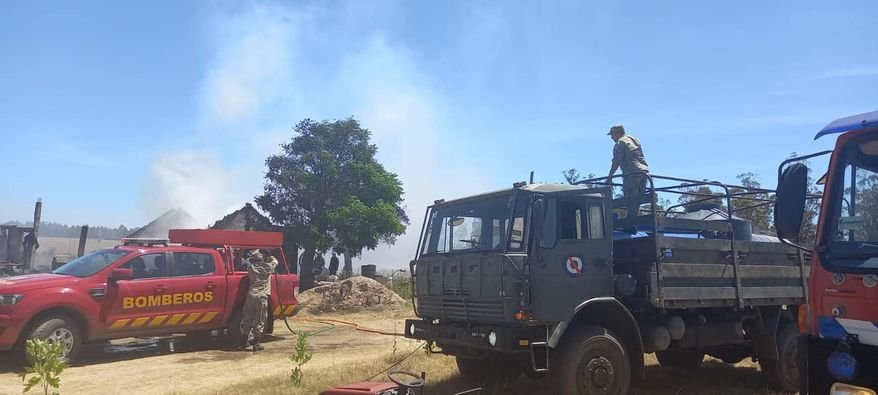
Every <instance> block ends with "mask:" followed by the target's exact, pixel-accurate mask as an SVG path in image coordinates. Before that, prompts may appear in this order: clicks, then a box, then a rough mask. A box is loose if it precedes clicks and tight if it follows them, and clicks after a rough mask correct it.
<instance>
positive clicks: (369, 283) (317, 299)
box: [299, 277, 405, 313]
mask: <svg viewBox="0 0 878 395" xmlns="http://www.w3.org/2000/svg"><path fill="white" fill-rule="evenodd" d="M404 304H405V299H403V298H401V297H400V296H399V295H397V294H396V293H395V292H393V291H391V290H390V289H389V288H387V287H385V286H383V285H381V283H379V282H377V281H375V280H373V279H371V278H368V277H352V278H349V279H346V280H342V281H338V282H335V283H332V284H329V285H322V286H319V287H315V288H311V289H309V290H307V291H304V292H302V293H300V294H299V305H300V306H302V307H303V308H306V309H308V311H310V312H312V313H323V312H330V311H357V310H360V309H363V308H368V307H396V306H401V305H404Z"/></svg>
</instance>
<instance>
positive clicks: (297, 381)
mask: <svg viewBox="0 0 878 395" xmlns="http://www.w3.org/2000/svg"><path fill="white" fill-rule="evenodd" d="M311 356H312V355H311V353H310V352H308V335H307V334H305V332H298V333H296V349H295V352H294V353H293V355H291V356H290V361H291V362H293V364H295V365H296V366H294V367H293V370H292V372H291V373H290V381H292V383H293V385H294V386H296V387H301V386H302V379H304V378H305V373H303V372H302V366H303V365H305V364H306V363H308V361H310V360H311Z"/></svg>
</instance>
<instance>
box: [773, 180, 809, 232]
mask: <svg viewBox="0 0 878 395" xmlns="http://www.w3.org/2000/svg"><path fill="white" fill-rule="evenodd" d="M807 193H808V167H806V166H805V165H804V164H802V163H794V164H791V165H790V166H789V167H787V168H786V169H784V171H783V173H781V175H780V178H779V179H778V180H777V197H776V199H775V203H774V226H775V229H777V237H778V238H780V239H781V241H783V242H790V241H791V242H793V243H798V242H799V231H800V230H801V229H802V218H803V216H804V213H805V198H806V196H807Z"/></svg>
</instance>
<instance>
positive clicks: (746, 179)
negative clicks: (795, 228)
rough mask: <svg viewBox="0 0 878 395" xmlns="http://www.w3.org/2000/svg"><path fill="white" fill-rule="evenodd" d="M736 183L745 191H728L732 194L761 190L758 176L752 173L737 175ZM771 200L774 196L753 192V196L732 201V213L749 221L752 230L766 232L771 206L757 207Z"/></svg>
mask: <svg viewBox="0 0 878 395" xmlns="http://www.w3.org/2000/svg"><path fill="white" fill-rule="evenodd" d="M738 182H739V183H740V184H741V186H743V187H746V188H747V189H740V188H730V191H731V192H732V193H733V194H734V193H742V192H745V191H748V190H750V188H754V189H762V185H761V184H760V183H759V180H758V176H757V175H756V174H754V173H749V172H748V173H741V174H739V175H738ZM773 199H774V196H772V195H771V194H769V193H767V192H760V193H756V192H754V193H753V194H748V195H745V196H741V197H740V198H737V199H732V212H733V214H734V215H735V216H738V217H741V218H744V219H747V220H750V223H751V224H752V225H753V229H754V230H755V229H758V230H761V231H763V232H767V231H769V230H770V229H771V221H772V216H771V212H772V208H773V205H771V204H765V205H762V206H759V205H760V204H763V203H766V202H767V201H769V200H773ZM754 206H758V207H754Z"/></svg>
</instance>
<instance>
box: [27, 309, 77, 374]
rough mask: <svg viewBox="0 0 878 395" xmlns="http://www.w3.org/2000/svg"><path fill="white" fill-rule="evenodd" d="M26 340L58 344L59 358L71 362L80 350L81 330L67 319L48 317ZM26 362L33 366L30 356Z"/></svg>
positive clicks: (38, 324) (37, 325)
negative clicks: (59, 345) (60, 349)
mask: <svg viewBox="0 0 878 395" xmlns="http://www.w3.org/2000/svg"><path fill="white" fill-rule="evenodd" d="M28 339H40V340H47V341H48V342H49V343H60V344H62V345H63V346H64V347H63V348H62V353H61V358H62V359H63V360H64V361H67V362H72V361H73V360H74V359H76V356H77V355H78V354H79V349H80V348H82V330H81V329H79V325H77V324H76V322H74V321H73V320H71V319H69V318H67V317H49V318H47V319H45V320H43V321H40V322H39V323H37V324H36V326H34V329H33V330H32V331H31V332H30V334H29V335H28ZM27 362H28V363H29V364H33V362H34V361H33V360H32V359H31V357H30V356H27Z"/></svg>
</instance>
